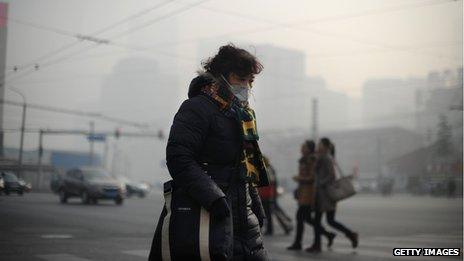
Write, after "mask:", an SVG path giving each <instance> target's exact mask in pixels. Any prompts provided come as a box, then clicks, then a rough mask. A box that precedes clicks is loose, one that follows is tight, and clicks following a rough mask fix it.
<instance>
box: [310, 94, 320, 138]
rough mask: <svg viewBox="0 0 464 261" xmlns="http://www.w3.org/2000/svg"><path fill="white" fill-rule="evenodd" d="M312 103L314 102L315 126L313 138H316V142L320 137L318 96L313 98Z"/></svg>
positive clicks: (313, 120)
mask: <svg viewBox="0 0 464 261" xmlns="http://www.w3.org/2000/svg"><path fill="white" fill-rule="evenodd" d="M312 104H313V111H312V113H313V115H312V116H313V118H312V125H313V126H312V127H313V130H312V138H313V140H314V142H316V143H317V139H318V138H319V137H318V135H319V133H318V113H319V112H318V100H317V98H313V100H312Z"/></svg>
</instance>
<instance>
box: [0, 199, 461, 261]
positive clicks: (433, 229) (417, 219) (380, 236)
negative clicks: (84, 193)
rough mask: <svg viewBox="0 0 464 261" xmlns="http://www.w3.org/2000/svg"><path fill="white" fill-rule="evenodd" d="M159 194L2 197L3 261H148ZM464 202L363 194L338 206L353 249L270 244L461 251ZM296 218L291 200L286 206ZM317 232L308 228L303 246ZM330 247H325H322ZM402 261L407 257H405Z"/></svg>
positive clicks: (336, 255) (380, 254) (386, 251)
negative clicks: (118, 199) (83, 199)
mask: <svg viewBox="0 0 464 261" xmlns="http://www.w3.org/2000/svg"><path fill="white" fill-rule="evenodd" d="M162 202H163V201H162V198H161V195H160V194H159V193H153V194H151V195H150V196H148V197H147V198H144V199H138V198H131V199H127V200H126V201H125V202H124V205H123V206H116V205H115V204H114V203H113V202H111V201H108V202H104V201H101V202H100V203H99V204H98V205H82V204H81V203H80V201H79V199H75V200H71V201H70V203H68V204H60V203H59V202H58V197H57V196H55V195H52V194H37V193H32V194H26V195H24V196H23V197H20V196H16V195H12V196H4V195H2V196H0V260H48V261H55V260H70V261H88V260H95V261H96V260H111V261H118V260H134V261H139V260H146V257H147V255H148V249H149V247H150V244H151V238H152V236H153V231H154V228H155V221H156V220H157V218H158V215H159V213H160V210H161V207H162ZM462 203H463V202H462V198H458V199H447V198H432V197H413V196H407V195H396V196H392V197H386V198H383V197H380V196H366V195H357V196H355V197H353V198H351V199H349V200H346V201H345V202H342V203H341V204H339V207H338V212H337V217H338V219H339V221H341V222H343V223H344V224H346V225H347V226H349V227H351V228H353V229H354V230H356V231H358V232H359V234H360V246H359V248H358V249H356V250H352V249H351V247H350V244H349V241H348V240H347V239H346V238H344V236H343V235H341V234H339V235H338V236H337V238H336V240H335V244H334V246H333V247H332V249H331V250H325V251H324V252H323V253H322V254H319V255H312V254H308V253H305V252H304V251H301V252H289V251H287V250H285V248H286V247H287V246H288V245H289V244H291V242H292V240H293V235H289V236H285V235H283V232H282V230H280V228H279V227H278V226H277V225H276V235H274V236H272V237H271V236H269V237H266V238H265V247H266V248H267V249H268V252H269V255H270V257H271V259H272V260H283V261H284V260H285V261H286V260H288V261H291V260H311V259H316V260H392V259H396V260H397V259H398V257H394V256H393V255H392V249H393V248H395V247H447V248H448V247H450V248H451V247H452V248H456V247H459V248H461V249H462V242H463V241H462V229H463V227H462V224H463V223H462V217H463V216H462ZM280 204H281V206H282V207H284V208H285V209H287V210H288V213H289V214H290V215H291V216H294V212H295V209H296V204H295V203H294V201H293V200H292V199H291V197H289V196H288V197H283V198H282V199H281V200H280ZM311 240H312V229H311V228H310V227H307V228H306V232H305V241H304V245H305V247H307V246H309V245H310V244H311ZM324 244H325V242H324ZM400 259H401V258H400ZM402 259H407V260H410V259H414V260H462V256H461V257H454V258H450V257H406V258H405V257H402Z"/></svg>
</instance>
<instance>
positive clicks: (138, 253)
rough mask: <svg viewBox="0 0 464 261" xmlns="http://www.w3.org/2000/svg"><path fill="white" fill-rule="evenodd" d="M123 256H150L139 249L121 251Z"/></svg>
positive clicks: (146, 251) (145, 251) (147, 252)
mask: <svg viewBox="0 0 464 261" xmlns="http://www.w3.org/2000/svg"><path fill="white" fill-rule="evenodd" d="M122 252H123V253H124V254H128V255H132V256H140V257H148V255H149V254H150V253H149V251H148V250H146V249H139V250H127V251H122Z"/></svg>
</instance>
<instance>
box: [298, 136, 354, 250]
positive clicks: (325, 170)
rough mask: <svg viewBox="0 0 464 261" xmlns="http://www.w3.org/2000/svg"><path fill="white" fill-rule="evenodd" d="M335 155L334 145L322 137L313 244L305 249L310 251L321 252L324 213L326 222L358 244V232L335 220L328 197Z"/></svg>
mask: <svg viewBox="0 0 464 261" xmlns="http://www.w3.org/2000/svg"><path fill="white" fill-rule="evenodd" d="M334 157H335V146H334V145H333V144H332V143H331V141H330V140H329V139H328V138H322V139H321V140H320V141H319V144H318V158H317V163H316V171H315V174H316V175H315V178H316V214H315V218H314V226H315V237H314V243H313V245H312V246H311V247H310V248H309V249H307V251H308V252H311V253H319V252H321V234H322V233H323V228H322V225H321V219H322V215H323V214H324V213H325V214H326V218H327V224H329V226H331V227H333V228H335V229H337V230H338V231H341V232H342V233H344V234H345V236H346V237H347V238H348V239H349V240H350V241H351V245H352V247H353V248H356V247H357V246H358V233H356V232H353V231H352V230H350V229H348V228H347V227H346V226H344V225H343V224H341V223H340V222H338V221H336V220H335V213H336V208H337V205H336V202H334V201H333V200H331V199H330V197H329V195H328V190H327V188H328V187H329V186H331V185H333V183H334V182H335V180H336V177H335V166H334V161H333V158H334Z"/></svg>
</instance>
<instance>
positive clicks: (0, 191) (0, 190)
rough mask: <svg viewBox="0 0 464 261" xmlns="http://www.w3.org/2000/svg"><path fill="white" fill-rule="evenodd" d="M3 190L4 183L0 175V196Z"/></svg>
mask: <svg viewBox="0 0 464 261" xmlns="http://www.w3.org/2000/svg"><path fill="white" fill-rule="evenodd" d="M3 190H5V181H4V180H3V176H2V175H0V194H2V192H3Z"/></svg>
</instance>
